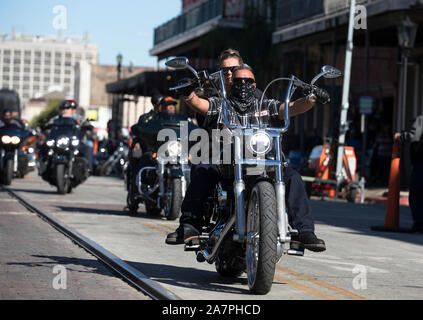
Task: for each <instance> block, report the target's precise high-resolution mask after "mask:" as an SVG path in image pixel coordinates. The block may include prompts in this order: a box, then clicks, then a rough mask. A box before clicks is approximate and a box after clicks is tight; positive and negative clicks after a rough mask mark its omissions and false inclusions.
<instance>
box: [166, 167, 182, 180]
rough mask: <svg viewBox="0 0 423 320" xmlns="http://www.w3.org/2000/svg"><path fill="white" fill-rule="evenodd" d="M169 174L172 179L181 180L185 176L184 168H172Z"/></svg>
mask: <svg viewBox="0 0 423 320" xmlns="http://www.w3.org/2000/svg"><path fill="white" fill-rule="evenodd" d="M168 174H169V177H171V178H181V177H182V176H183V175H184V173H183V171H182V168H170V169H169V170H168Z"/></svg>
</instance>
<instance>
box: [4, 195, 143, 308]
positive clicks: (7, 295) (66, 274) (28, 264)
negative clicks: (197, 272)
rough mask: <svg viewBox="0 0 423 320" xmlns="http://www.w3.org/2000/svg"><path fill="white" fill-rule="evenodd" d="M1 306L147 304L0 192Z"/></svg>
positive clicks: (58, 233) (89, 256) (103, 268)
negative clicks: (27, 302)
mask: <svg viewBox="0 0 423 320" xmlns="http://www.w3.org/2000/svg"><path fill="white" fill-rule="evenodd" d="M0 207H1V210H0V300H110V299H112V300H149V298H148V297H146V296H145V295H143V294H142V293H140V292H138V291H137V290H136V289H134V288H132V287H130V286H128V285H127V284H126V283H125V282H124V281H123V280H120V279H119V278H116V276H114V275H113V274H112V273H111V272H110V271H109V270H108V269H107V268H106V267H105V266H104V265H103V264H102V263H100V262H98V261H97V259H96V258H94V257H93V256H91V255H90V254H88V253H87V252H86V251H84V250H83V249H82V248H80V247H78V246H76V245H75V244H74V243H72V242H71V241H70V240H69V239H68V238H66V237H64V236H63V235H62V234H61V233H60V232H58V231H56V230H55V229H54V228H53V227H51V226H50V225H48V224H47V223H46V222H44V221H43V220H41V219H40V218H39V217H38V216H36V215H35V214H33V213H31V212H29V211H28V210H27V209H26V208H25V207H23V206H22V205H21V204H20V203H19V202H18V201H17V200H16V199H13V198H12V197H11V196H10V195H9V194H8V193H7V192H6V191H4V190H0Z"/></svg>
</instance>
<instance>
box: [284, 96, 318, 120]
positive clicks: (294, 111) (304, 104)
mask: <svg viewBox="0 0 423 320" xmlns="http://www.w3.org/2000/svg"><path fill="white" fill-rule="evenodd" d="M315 103H316V99H313V98H301V99H298V100H295V101H293V102H291V103H290V104H289V117H295V116H296V115H299V114H302V113H305V112H307V111H308V110H310V109H311V108H313V106H314V105H315ZM279 119H280V120H284V119H285V103H282V104H281V106H280V107H279Z"/></svg>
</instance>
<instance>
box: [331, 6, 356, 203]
mask: <svg viewBox="0 0 423 320" xmlns="http://www.w3.org/2000/svg"><path fill="white" fill-rule="evenodd" d="M355 5H356V0H351V6H350V21H349V26H348V40H347V49H346V54H345V71H344V85H343V89H342V110H341V119H340V125H339V139H338V155H337V159H336V160H337V161H336V196H338V192H339V186H340V184H341V182H342V168H343V156H344V145H345V135H346V133H347V131H348V122H347V116H348V108H349V106H350V105H349V94H350V81H351V63H352V54H353V48H354V44H353V38H354V18H355Z"/></svg>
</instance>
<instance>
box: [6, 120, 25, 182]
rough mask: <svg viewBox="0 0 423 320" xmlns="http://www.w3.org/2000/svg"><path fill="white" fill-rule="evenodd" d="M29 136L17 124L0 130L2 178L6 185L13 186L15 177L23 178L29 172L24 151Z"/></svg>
mask: <svg viewBox="0 0 423 320" xmlns="http://www.w3.org/2000/svg"><path fill="white" fill-rule="evenodd" d="M28 135H29V134H28V131H26V130H24V129H23V128H22V127H20V126H18V125H16V124H9V125H6V126H4V127H2V128H0V137H1V140H0V177H1V182H2V183H3V184H4V185H7V186H8V185H11V184H12V179H13V178H14V177H18V176H19V177H23V176H24V175H25V174H26V172H27V171H28V162H29V160H28V156H27V154H25V153H24V152H23V151H22V146H24V145H25V142H26V140H27V138H28Z"/></svg>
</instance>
